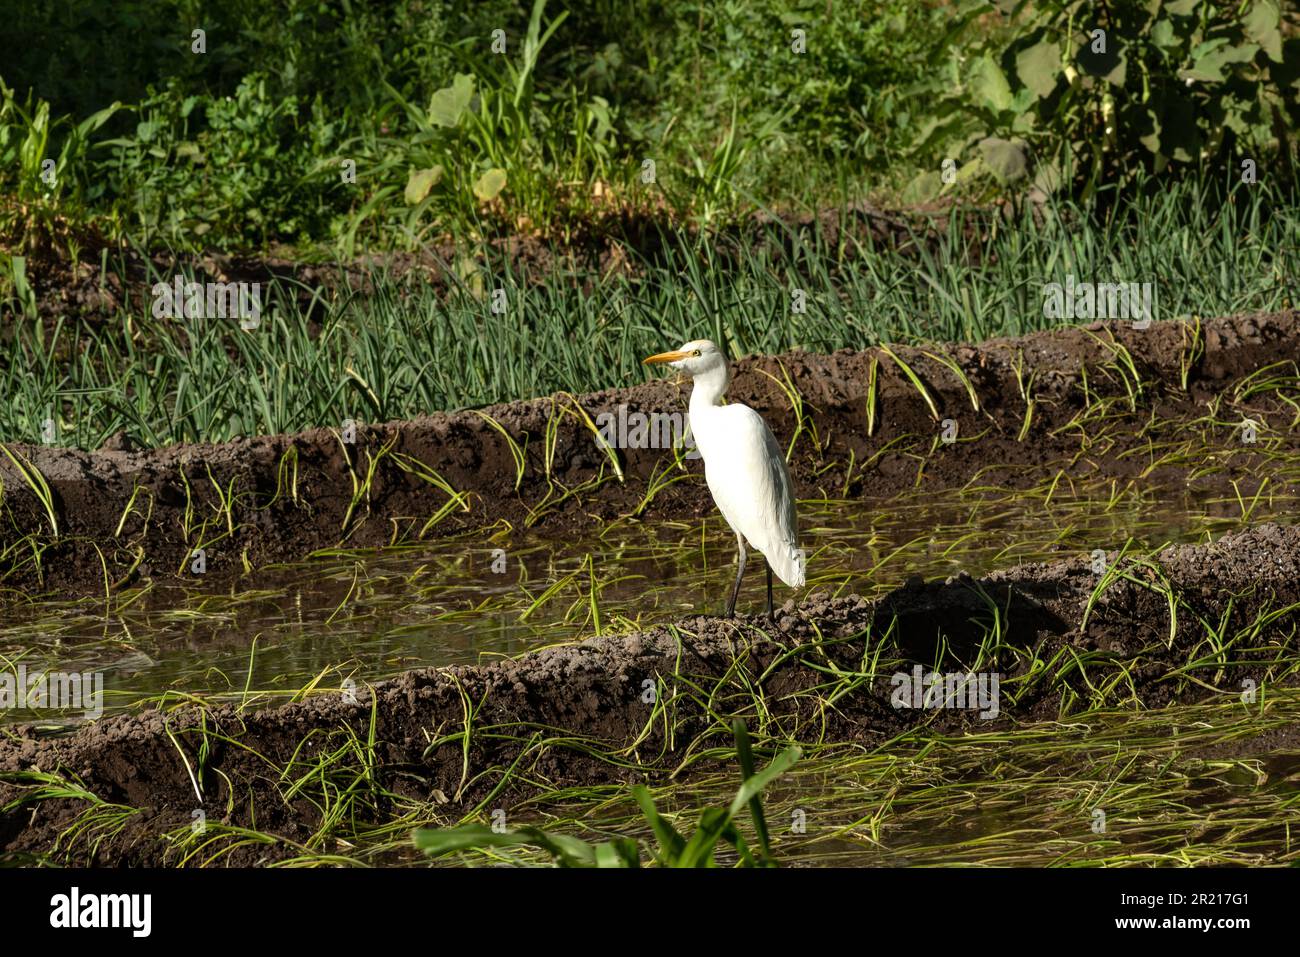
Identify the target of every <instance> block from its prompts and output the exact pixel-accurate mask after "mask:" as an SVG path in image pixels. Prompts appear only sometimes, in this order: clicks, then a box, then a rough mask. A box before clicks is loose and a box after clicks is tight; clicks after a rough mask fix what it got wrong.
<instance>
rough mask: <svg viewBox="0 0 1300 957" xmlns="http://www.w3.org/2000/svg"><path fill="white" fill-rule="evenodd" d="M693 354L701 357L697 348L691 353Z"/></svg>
mask: <svg viewBox="0 0 1300 957" xmlns="http://www.w3.org/2000/svg"><path fill="white" fill-rule="evenodd" d="M691 355H693V356H695V357H696V358H699V355H700V350H699V349H696V350H695V351H694V352H692V353H691Z"/></svg>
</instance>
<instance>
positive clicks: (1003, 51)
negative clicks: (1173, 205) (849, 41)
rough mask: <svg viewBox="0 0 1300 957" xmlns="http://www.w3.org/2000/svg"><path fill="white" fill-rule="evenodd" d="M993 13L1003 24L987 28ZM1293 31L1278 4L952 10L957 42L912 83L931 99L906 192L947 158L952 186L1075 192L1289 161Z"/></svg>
mask: <svg viewBox="0 0 1300 957" xmlns="http://www.w3.org/2000/svg"><path fill="white" fill-rule="evenodd" d="M990 17H995V18H999V19H1000V20H1001V27H1000V28H998V29H994V30H991V31H990V30H989V29H988V28H987V21H988V19H989V18H990ZM1296 25H1297V17H1296V14H1295V13H1294V12H1291V11H1288V12H1287V13H1286V14H1285V15H1284V14H1283V13H1282V12H1281V10H1280V9H1279V6H1278V4H1277V3H1276V0H1244V2H1243V0H1234V2H1226V0H1173V2H1169V0H1165V2H1146V0H1120V2H1117V3H1107V4H1102V5H1096V4H1089V3H1083V2H1079V0H1048V2H1040V3H1034V4H1032V5H1031V4H1029V3H1028V2H1025V0H1020V2H1000V3H991V2H983V0H981V2H967V3H963V4H961V5H960V6H959V7H958V10H957V12H956V15H955V17H954V28H953V34H952V37H953V39H954V40H955V41H956V42H955V43H954V45H953V46H952V47H951V48H950V49H949V50H948V51H947V52H940V54H939V57H938V58H937V59H936V62H935V63H934V64H933V66H934V68H935V69H934V71H933V73H932V75H931V76H930V77H929V78H927V79H926V80H925V81H924V82H923V83H922V84H921V85H920V86H919V87H918V91H917V92H918V93H919V92H921V91H922V90H925V91H928V92H930V93H937V94H938V95H939V101H938V103H937V105H936V106H935V108H934V112H933V115H932V117H931V119H930V120H929V122H928V123H926V124H925V125H924V126H923V127H922V129H921V130H920V131H919V134H918V136H917V138H916V140H915V141H914V144H913V155H914V156H915V157H917V158H918V159H920V158H924V160H923V161H925V162H926V163H927V164H929V165H932V167H933V168H932V169H931V170H929V171H927V172H925V173H923V174H921V177H919V178H918V181H917V183H916V184H915V185H916V187H917V189H916V191H917V192H919V193H921V194H924V193H927V192H931V193H932V192H935V191H937V190H938V189H939V188H941V187H942V184H943V180H942V178H941V174H940V173H939V172H938V167H939V166H940V164H941V161H942V160H943V159H947V158H951V159H955V160H958V161H960V162H961V163H962V166H963V169H962V172H961V174H960V179H968V178H971V177H973V176H977V175H979V174H981V173H983V174H991V176H992V177H993V178H995V179H996V180H997V181H999V182H1001V183H1002V184H1016V183H1019V184H1022V185H1023V184H1025V183H1027V182H1029V181H1030V179H1031V177H1032V178H1033V181H1034V182H1035V183H1036V185H1038V186H1039V187H1040V188H1042V189H1044V190H1046V191H1051V190H1054V189H1056V188H1058V187H1059V186H1061V185H1065V184H1070V185H1073V186H1075V187H1076V188H1077V189H1078V190H1079V191H1080V192H1081V194H1082V195H1085V196H1086V195H1087V194H1088V193H1090V192H1091V191H1093V190H1095V189H1096V188H1097V186H1098V185H1100V184H1101V183H1103V182H1114V181H1121V182H1122V181H1126V180H1129V179H1131V178H1132V177H1133V176H1134V175H1135V174H1137V173H1138V172H1139V171H1141V170H1146V171H1149V172H1155V173H1159V172H1162V171H1164V170H1165V169H1166V168H1167V167H1170V166H1171V165H1173V164H1177V165H1179V166H1182V167H1190V166H1195V165H1197V164H1207V165H1208V164H1219V165H1220V166H1221V167H1222V166H1224V165H1230V166H1232V167H1233V168H1235V167H1236V166H1237V165H1239V164H1240V162H1241V161H1242V160H1243V159H1249V158H1255V159H1257V160H1258V159H1259V158H1261V157H1262V155H1264V154H1265V153H1275V152H1276V153H1280V154H1281V156H1282V157H1283V158H1284V159H1289V157H1290V152H1291V150H1292V137H1293V135H1294V131H1295V129H1296V126H1297V123H1300V39H1297V38H1296V37H1295V36H1294V31H1295V27H1296ZM1288 32H1289V33H1290V34H1292V35H1291V36H1290V37H1289V38H1285V37H1286V35H1287V33H1288ZM948 180H949V181H950V182H951V181H954V177H951V176H950V177H948Z"/></svg>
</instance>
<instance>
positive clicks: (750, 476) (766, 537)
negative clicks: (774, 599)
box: [704, 404, 804, 588]
mask: <svg viewBox="0 0 1300 957" xmlns="http://www.w3.org/2000/svg"><path fill="white" fill-rule="evenodd" d="M711 411H715V412H716V413H717V414H718V425H719V427H718V428H716V429H711V430H710V432H711V433H712V435H711V439H710V444H709V450H708V455H707V457H706V458H705V462H704V466H705V478H706V479H707V481H708V483H709V491H710V492H712V493H713V500H714V501H715V502H716V503H717V505H718V510H719V511H721V512H722V515H723V517H724V518H725V519H726V520H727V522H728V523H729V524H730V525H731V527H732V528H734V529H736V531H738V532H740V534H742V535H744V536H745V539H746V540H747V541H748V542H749V543H750V544H751V545H753V546H754V547H755V548H757V549H758V550H759V551H760V552H762V553H763V556H764V557H765V558H766V559H767V560H768V563H769V564H770V565H771V566H772V570H773V571H774V572H776V574H777V577H778V578H780V579H781V581H783V582H785V583H786V584H787V585H792V586H794V587H796V588H797V587H799V586H800V585H802V584H803V583H804V567H803V555H802V553H801V552H800V551H799V545H798V522H797V518H796V515H795V504H794V485H793V483H792V482H791V481H790V472H789V470H788V469H787V468H786V466H785V454H784V453H783V452H782V451H781V447H780V446H779V445H777V443H776V437H775V436H773V435H772V430H771V429H769V428H768V427H767V423H766V422H764V421H763V417H762V416H760V415H759V414H758V413H757V412H755V411H754V410H753V409H751V408H749V407H748V406H745V405H739V404H732V405H726V406H721V407H718V408H717V409H716V410H711Z"/></svg>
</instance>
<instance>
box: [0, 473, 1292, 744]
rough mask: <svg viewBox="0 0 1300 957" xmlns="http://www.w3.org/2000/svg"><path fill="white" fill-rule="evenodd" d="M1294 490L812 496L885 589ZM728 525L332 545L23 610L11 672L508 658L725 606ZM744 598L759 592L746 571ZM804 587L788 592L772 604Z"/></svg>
mask: <svg viewBox="0 0 1300 957" xmlns="http://www.w3.org/2000/svg"><path fill="white" fill-rule="evenodd" d="M1295 506H1296V502H1295V500H1294V498H1292V497H1290V496H1283V495H1280V494H1274V495H1268V496H1260V497H1259V498H1258V500H1252V499H1249V498H1246V499H1243V498H1238V497H1236V496H1235V495H1233V496H1229V497H1227V498H1224V497H1222V496H1218V497H1209V496H1204V495H1202V496H1199V497H1193V496H1191V495H1189V493H1187V492H1186V490H1171V489H1160V488H1154V487H1151V486H1138V485H1129V486H1114V485H1106V486H1102V487H1096V488H1089V489H1081V488H1079V487H1075V488H1072V489H1065V488H1061V487H1059V486H1056V487H1051V486H1049V487H1047V488H1045V489H1043V490H1041V491H1040V492H1039V493H1037V494H1032V493H1031V494H1026V493H1024V492H1016V493H1003V492H998V491H994V490H973V491H966V492H962V493H950V494H948V495H945V496H943V497H935V496H933V495H930V494H920V493H918V494H915V495H911V496H907V497H904V498H901V499H893V500H890V501H889V502H885V503H879V504H877V505H874V506H873V505H870V504H864V503H862V502H853V503H836V502H821V503H812V502H805V503H802V504H801V506H800V515H801V525H802V528H803V542H802V544H803V545H804V546H805V548H806V549H807V551H808V554H809V556H810V557H809V564H810V573H811V578H810V586H809V590H810V591H829V592H836V593H840V592H843V593H848V592H856V593H859V594H862V595H864V596H866V597H868V598H872V597H879V596H881V595H883V594H885V593H886V592H888V591H889V590H891V589H893V588H895V587H897V586H898V585H900V584H901V583H902V582H903V581H904V580H906V579H907V578H908V577H909V576H912V575H921V576H924V577H925V578H943V577H946V576H948V575H952V574H955V573H957V572H959V571H966V572H968V573H970V574H972V575H979V574H982V573H986V572H988V571H992V570H994V569H998V568H1006V567H1009V566H1011V565H1014V564H1016V563H1018V562H1024V561H1036V560H1048V559H1053V558H1061V557H1065V556H1086V555H1088V554H1090V553H1091V552H1092V551H1093V550H1095V549H1116V548H1119V547H1122V546H1123V545H1124V544H1125V542H1126V541H1128V540H1129V539H1130V538H1131V539H1133V540H1134V541H1135V543H1136V544H1138V545H1139V546H1142V547H1155V546H1159V545H1161V544H1164V543H1166V542H1191V541H1197V540H1203V539H1204V538H1206V537H1207V536H1214V537H1217V536H1218V535H1220V534H1222V533H1224V532H1226V531H1228V530H1230V529H1233V528H1237V527H1240V526H1241V525H1242V524H1244V521H1243V519H1244V520H1246V521H1250V522H1258V521H1265V520H1275V521H1279V522H1288V521H1290V516H1291V515H1293V514H1294V513H1295ZM730 542H731V538H730V534H729V533H728V532H727V531H726V529H725V528H724V527H723V526H722V524H721V521H720V519H718V518H717V517H716V516H712V517H710V518H709V519H708V520H707V521H693V522H672V523H660V524H656V525H650V524H644V523H641V522H637V521H623V522H619V523H615V524H612V525H608V526H606V527H605V528H604V529H603V532H602V534H600V535H599V536H593V537H591V538H588V539H585V540H577V541H564V542H556V541H548V540H546V539H545V538H543V537H540V536H536V535H529V534H523V533H514V534H511V535H499V536H497V537H495V538H493V539H484V538H476V539H463V540H459V541H447V540H443V541H440V542H437V543H435V544H431V545H429V546H428V547H427V548H426V547H416V548H404V549H401V550H391V551H387V552H382V553H375V552H371V553H364V552H358V553H343V552H335V553H332V554H329V555H324V556H319V557H317V558H316V559H315V560H313V561H311V562H308V563H304V564H301V565H296V566H288V567H280V568H267V569H263V570H259V571H257V572H256V573H255V574H254V575H252V576H250V577H249V578H246V579H245V580H244V584H245V587H243V588H242V589H240V588H235V589H231V590H229V591H225V592H221V593H212V592H207V593H205V592H193V591H188V592H187V591H183V590H181V589H180V588H178V587H159V588H155V589H153V590H152V591H149V592H146V593H132V594H125V595H115V596H113V599H112V601H111V603H105V602H104V601H102V600H100V601H95V600H80V601H77V602H67V603H42V604H35V603H34V604H29V605H12V606H10V607H9V609H8V610H7V612H6V616H5V623H4V625H3V627H0V656H3V661H0V668H4V669H5V670H7V671H9V672H10V673H11V674H14V675H15V676H16V674H17V671H18V669H19V666H21V667H22V669H23V670H24V671H25V673H26V675H28V676H29V677H28V683H29V685H30V684H31V682H32V681H33V680H35V677H36V676H38V675H40V674H41V673H42V672H43V671H44V670H46V669H55V670H57V671H60V672H64V673H71V672H77V673H86V674H91V673H98V674H100V675H102V681H103V687H104V702H103V704H104V710H105V711H106V712H112V711H115V710H121V709H125V708H128V707H130V706H131V705H133V704H137V703H139V702H140V701H141V700H143V699H148V698H153V697H157V696H159V695H162V694H169V695H172V694H174V695H186V694H188V695H199V696H203V697H208V698H213V697H224V698H234V699H237V700H245V701H246V702H247V703H249V704H263V703H274V702H279V701H288V700H291V699H292V698H294V697H295V696H299V695H301V694H303V693H304V692H305V691H310V690H325V689H335V690H337V689H339V688H340V687H346V682H348V681H353V682H356V684H357V685H358V686H360V685H363V684H364V683H366V682H374V681H377V680H380V679H383V678H387V677H391V676H393V675H395V674H398V673H400V672H402V671H404V670H407V669H410V668H416V667H422V666H430V665H443V664H453V663H472V662H475V661H478V660H480V658H481V657H482V656H484V655H514V654H518V653H520V652H523V651H527V650H530V649H535V648H539V647H542V646H545V645H549V644H554V643H559V642H565V641H570V640H574V639H578V638H582V637H586V636H589V635H591V634H593V633H597V632H601V633H604V632H610V631H615V632H617V631H625V630H628V629H631V628H636V627H644V626H647V625H651V624H654V623H657V622H661V621H665V620H669V619H671V618H673V617H675V616H678V615H681V614H685V613H696V612H700V611H718V610H720V609H721V605H722V601H723V597H724V594H725V590H726V589H727V588H728V587H729V584H730V581H731V575H732V573H733V570H734V565H733V562H734V554H733V552H732V549H731V544H730ZM747 577H748V582H747V585H746V588H745V590H744V591H743V593H742V596H741V602H740V607H741V608H742V609H746V608H748V609H752V610H755V611H757V610H760V609H761V607H762V603H763V601H764V593H763V576H762V571H761V564H751V568H750V573H749V575H748V576H747ZM789 595H790V592H789V591H788V590H787V589H784V588H783V587H781V586H778V589H777V601H778V602H780V601H784V600H785V599H786V598H787V597H789ZM82 719H83V716H82V711H81V710H80V709H73V710H68V711H64V712H61V713H59V712H52V711H41V712H35V711H31V710H27V709H12V710H9V711H7V712H2V713H0V721H2V722H14V721H33V720H36V721H40V722H41V723H47V722H48V723H50V724H67V723H75V722H77V721H79V720H82Z"/></svg>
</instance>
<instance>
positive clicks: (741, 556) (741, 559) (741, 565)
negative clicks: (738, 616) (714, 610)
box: [726, 532, 745, 618]
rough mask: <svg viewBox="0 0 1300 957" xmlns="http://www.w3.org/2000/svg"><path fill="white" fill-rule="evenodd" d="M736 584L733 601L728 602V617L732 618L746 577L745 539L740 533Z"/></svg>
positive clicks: (732, 593)
mask: <svg viewBox="0 0 1300 957" xmlns="http://www.w3.org/2000/svg"><path fill="white" fill-rule="evenodd" d="M736 553H737V555H738V558H737V561H736V584H734V585H732V586H731V600H730V601H729V602H727V613H726V617H728V618H730V617H731V616H732V615H734V614H735V613H736V596H737V595H739V594H740V579H741V578H743V577H744V575H745V538H744V536H742V535H741V534H740V533H739V532H737V533H736Z"/></svg>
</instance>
